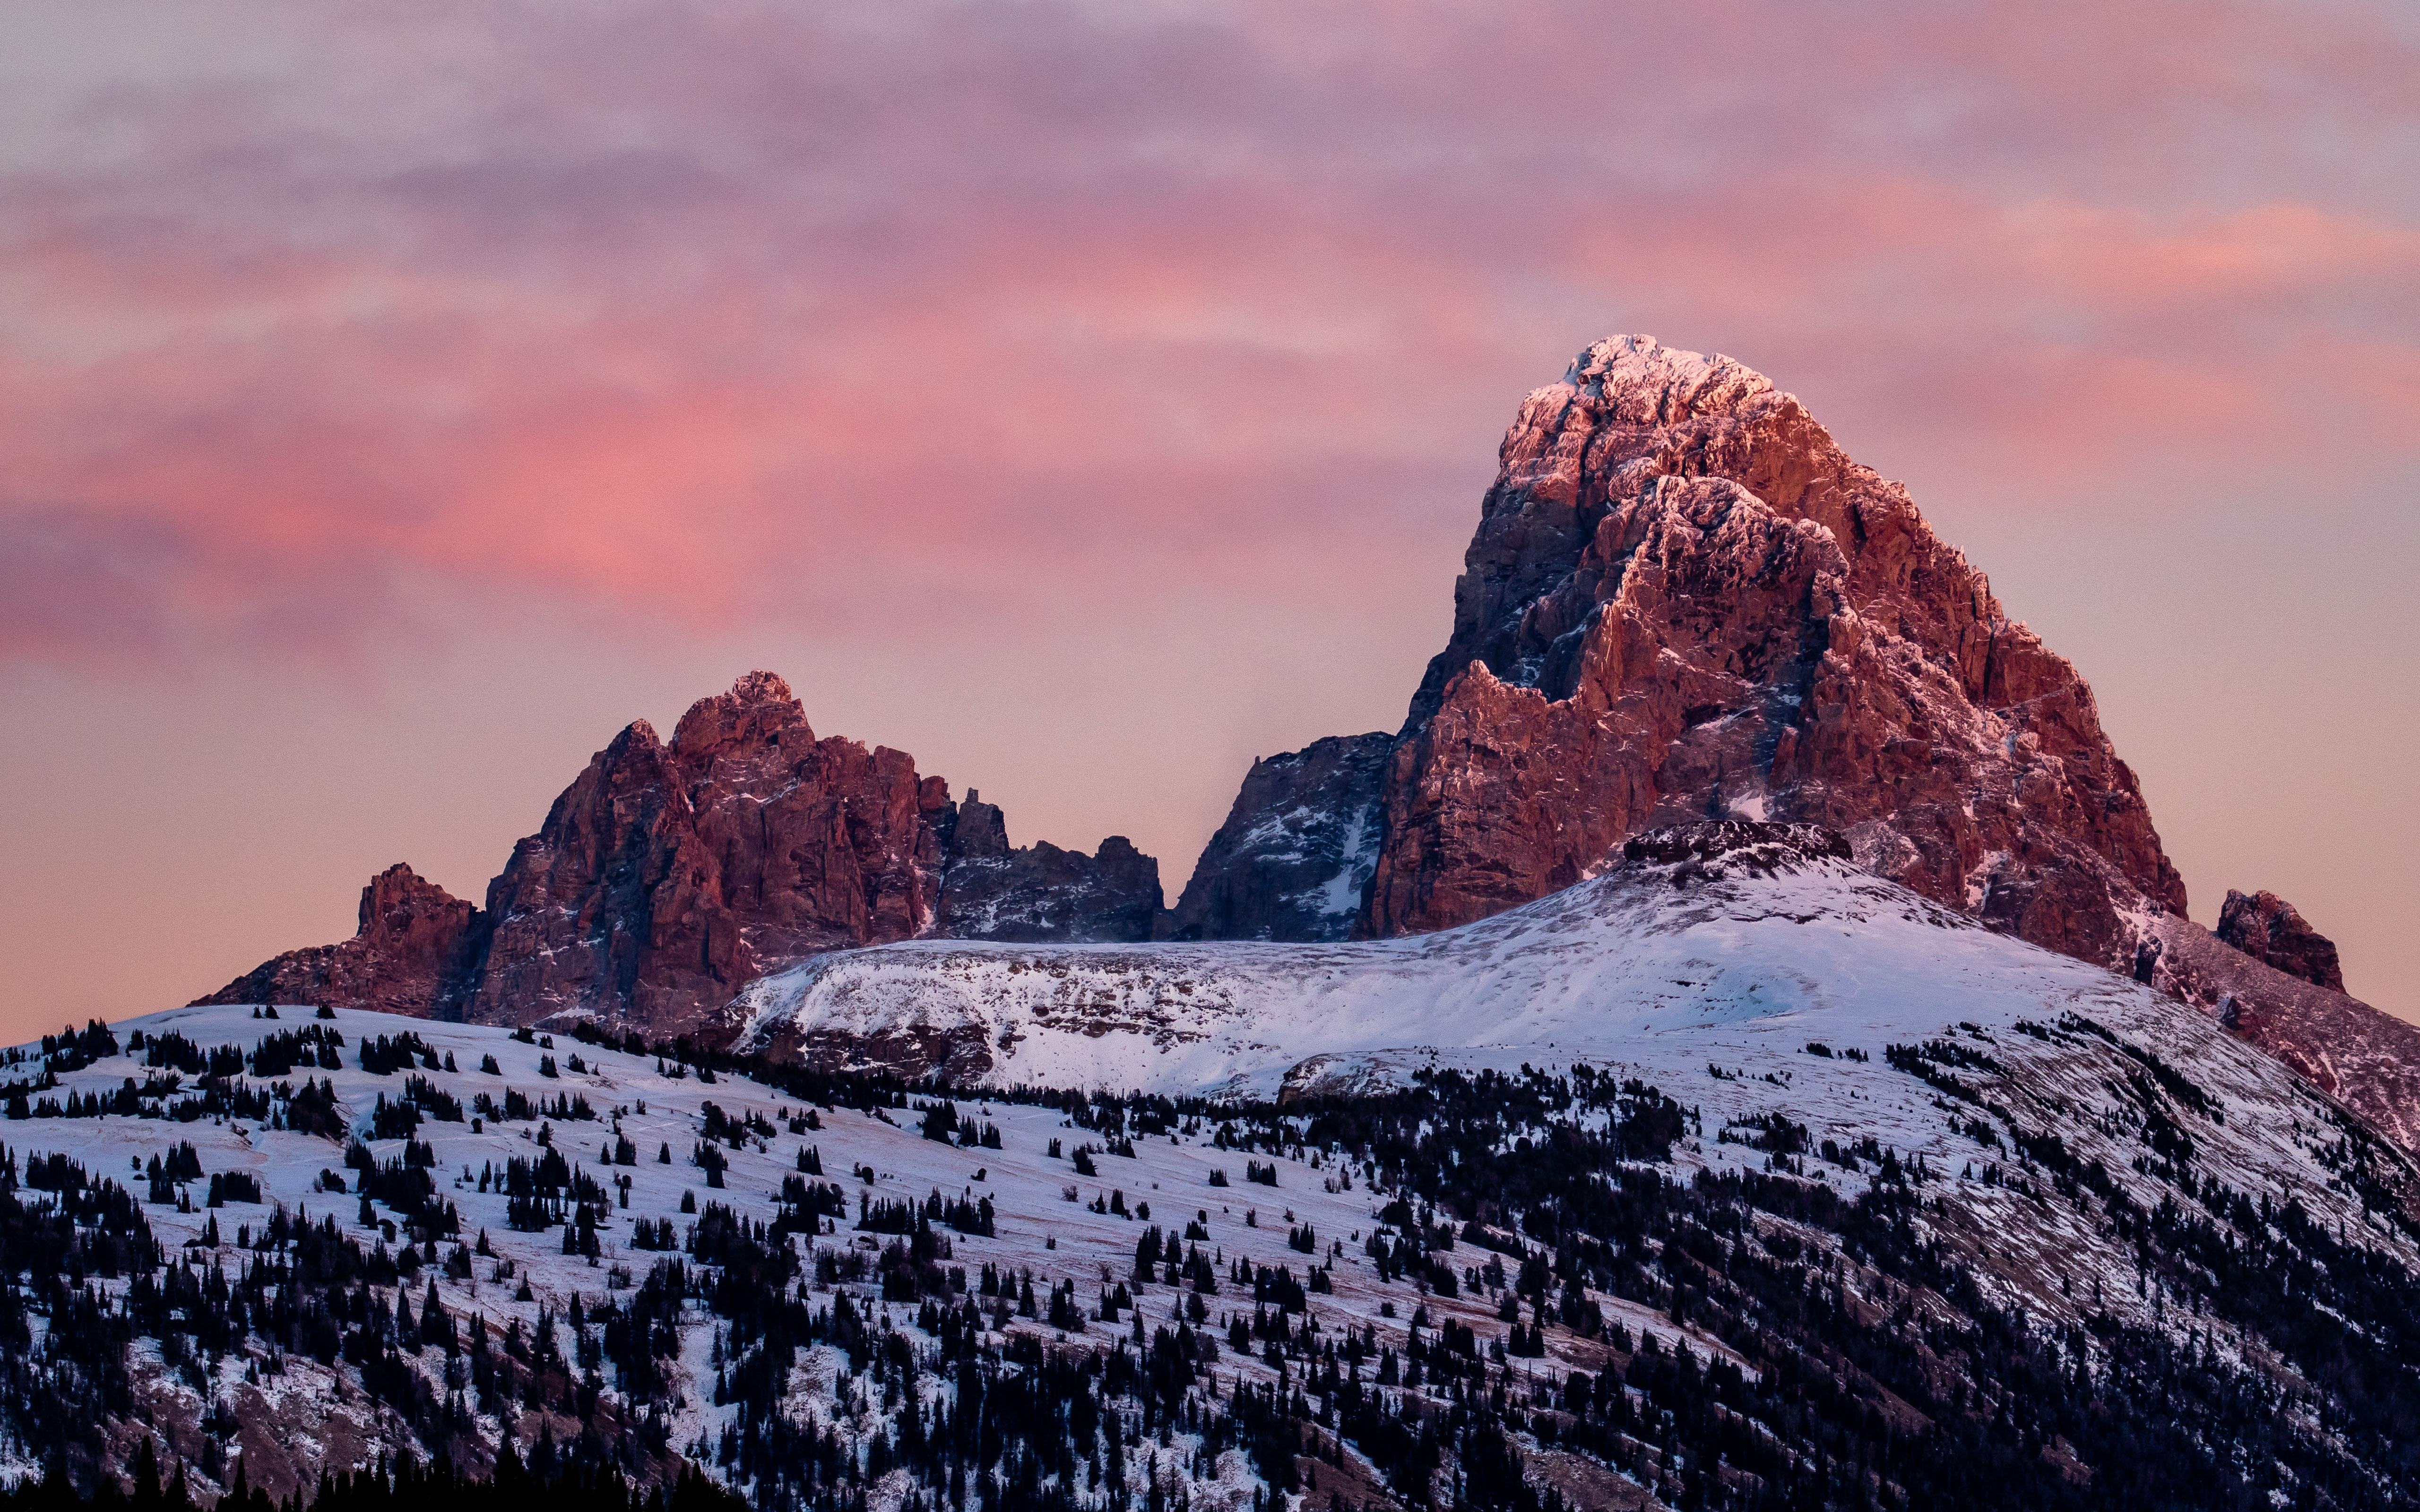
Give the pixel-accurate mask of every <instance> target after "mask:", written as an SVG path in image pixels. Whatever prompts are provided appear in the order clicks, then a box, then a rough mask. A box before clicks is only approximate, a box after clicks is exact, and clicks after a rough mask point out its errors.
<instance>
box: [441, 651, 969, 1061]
mask: <svg viewBox="0 0 2420 1512" xmlns="http://www.w3.org/2000/svg"><path fill="white" fill-rule="evenodd" d="M948 801H949V790H948V786H947V784H946V783H944V782H942V781H941V779H939V778H920V777H919V776H918V775H917V772H916V763H915V760H914V758H912V757H910V756H909V755H908V754H907V752H905V751H898V750H892V749H890V748H887V747H877V748H874V749H872V750H868V749H867V748H865V747H863V746H861V745H860V744H858V743H857V742H856V741H853V740H846V739H843V738H839V737H831V738H826V739H818V738H817V737H816V735H815V733H814V729H813V728H812V727H811V726H810V725H809V724H808V722H807V717H806V712H805V710H804V709H802V708H801V707H800V706H799V701H798V700H797V699H796V698H794V697H792V696H791V693H790V689H789V686H788V685H787V684H785V683H783V681H782V679H780V678H779V677H776V676H774V675H772V674H771V673H769V672H752V673H750V674H749V675H747V676H746V677H743V678H741V679H740V680H739V681H738V682H737V684H735V685H734V686H733V687H732V689H731V691H730V692H728V693H722V694H718V695H716V696H714V697H712V698H707V699H701V700H699V701H698V702H697V703H695V704H694V705H692V706H691V707H690V711H689V712H688V713H687V714H685V715H683V716H682V717H681V720H680V723H679V724H678V725H677V726H675V729H674V731H673V738H672V742H671V744H669V745H666V744H664V743H663V742H661V741H660V740H659V738H658V737H657V735H656V732H655V731H654V729H653V728H651V727H650V726H649V725H648V724H647V722H646V721H645V720H644V719H642V720H638V721H636V722H634V723H632V724H631V725H629V726H628V728H627V729H625V730H624V731H623V732H622V733H620V734H619V735H616V736H615V737H614V738H613V742H612V744H610V745H608V746H607V747H606V748H604V749H603V750H601V751H599V752H597V755H596V756H595V758H593V759H592V760H591V761H590V762H589V764H588V769H587V770H586V771H584V772H582V774H581V775H580V777H579V779H577V780H576V781H574V782H573V783H572V784H571V786H570V787H569V788H567V789H566V790H565V792H564V794H563V795H562V796H561V797H559V798H557V799H556V800H555V802H554V808H553V810H551V812H550V813H549V814H548V815H547V819H546V824H545V825H543V826H542V827H540V829H539V830H538V832H537V833H536V834H535V835H533V836H531V837H530V838H528V839H527V840H524V841H521V842H520V844H519V845H517V846H515V847H514V848H513V855H512V859H511V860H510V861H508V862H506V863H505V866H504V872H503V874H502V875H500V876H498V877H497V878H496V880H495V881H494V882H493V883H491V884H489V888H488V912H489V914H490V915H492V916H493V917H494V918H495V935H494V938H493V940H492V941H491V942H490V944H489V948H488V958H487V962H486V966H485V969H484V970H483V971H482V972H481V974H480V980H479V986H478V991H477V994H476V995H475V996H474V997H473V999H472V1001H471V1004H470V1016H471V1017H472V1018H473V1020H475V1021H477V1022H481V1023H500V1024H501V1023H514V1024H520V1023H532V1022H535V1021H536V1020H539V1019H543V1018H547V1017H550V1016H552V1015H554V1014H557V1013H564V1012H572V1011H578V1012H587V1013H594V1014H599V1015H602V1016H605V1017H608V1018H629V1019H633V1020H635V1021H637V1023H638V1024H639V1025H641V1026H644V1027H646V1028H647V1029H648V1030H650V1031H651V1032H655V1033H679V1032H684V1031H686V1030H688V1029H690V1028H692V1027H694V1026H696V1024H697V1023H698V1022H699V1021H700V1020H701V1019H702V1018H703V1017H704V1015H705V1014H706V1013H707V1012H709V1011H712V1010H713V1009H715V1008H718V1007H720V1006H721V1004H722V1003H723V1002H725V1001H727V1000H728V999H729V998H730V996H731V995H732V994H733V993H735V992H737V990H738V989H739V987H740V985H741V984H742V983H744V982H746V981H748V980H750V979H752V978H754V977H758V976H761V975H763V974H764V973H766V972H768V971H772V970H778V969H780V968H781V967H782V966H784V965H788V964H792V963H794V962H797V961H799V960H802V959H804V958H805V957H807V956H810V955H813V954H814V953H816V952H817V951H821V950H830V949H836V948H839V947H842V946H849V945H864V944H869V943H872V942H875V941H880V940H898V939H906V938H907V937H909V936H910V935H914V934H919V933H923V931H924V930H925V929H926V928H927V927H928V926H929V925H930V924H931V922H932V919H933V915H934V910H935V908H936V906H937V904H938V902H939V889H940V873H941V870H942V864H943V856H942V854H941V842H940V837H939V835H938V834H937V833H936V832H935V820H936V819H937V817H938V816H939V813H940V812H941V811H942V810H944V809H945V808H946V807H947V806H948Z"/></svg>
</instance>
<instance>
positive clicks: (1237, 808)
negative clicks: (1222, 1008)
mask: <svg viewBox="0 0 2420 1512" xmlns="http://www.w3.org/2000/svg"><path fill="white" fill-rule="evenodd" d="M1394 747H1395V742H1394V738H1393V737H1392V736H1390V735H1388V734H1387V733H1384V732H1383V731H1381V732H1373V733H1370V734H1366V735H1352V736H1330V737H1328V738H1327V739H1326V740H1321V741H1315V742H1313V743H1312V744H1311V746H1309V747H1307V748H1304V749H1302V750H1297V751H1289V752H1287V753H1285V754H1283V755H1280V756H1269V757H1264V758H1263V759H1261V760H1259V761H1256V762H1254V763H1253V764H1252V769H1251V770H1250V771H1249V772H1248V773H1246V774H1245V777H1244V786H1243V790H1242V791H1241V792H1239V793H1237V794H1236V795H1235V802H1234V805H1233V808H1231V809H1230V810H1228V812H1227V821H1226V823H1224V824H1222V825H1219V826H1218V833H1217V834H1215V835H1213V836H1211V837H1210V843H1209V844H1208V845H1206V846H1204V847H1203V848H1202V859H1201V860H1200V861H1199V862H1197V863H1196V864H1195V866H1194V868H1193V878H1192V880H1191V881H1189V882H1187V884H1186V885H1185V891H1184V892H1183V893H1182V894H1181V895H1180V896H1179V897H1178V898H1177V900H1176V906H1175V907H1174V908H1173V909H1171V910H1170V918H1169V921H1168V926H1167V928H1166V930H1165V931H1164V933H1165V934H1166V935H1167V937H1169V938H1172V939H1179V940H1204V939H1207V940H1334V939H1342V938H1343V937H1344V936H1345V934H1346V933H1349V932H1350V930H1351V928H1352V924H1353V919H1354V916H1356V915H1357V914H1358V913H1359V912H1360V911H1361V895H1362V892H1363V891H1364V890H1365V889H1366V888H1367V887H1369V885H1370V876H1371V872H1373V869H1374V868H1375V867H1376V864H1377V857H1378V836H1379V826H1380V824H1381V816H1380V813H1379V809H1378V800H1379V795H1380V793H1381V791H1382V789H1383V788H1384V785H1385V782H1386V777H1387V760H1388V756H1390V755H1391V754H1392V753H1393V751H1394Z"/></svg>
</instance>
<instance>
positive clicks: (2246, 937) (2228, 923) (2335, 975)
mask: <svg viewBox="0 0 2420 1512" xmlns="http://www.w3.org/2000/svg"><path fill="white" fill-rule="evenodd" d="M2218 937H2219V938H2220V939H2221V940H2223V941H2225V942H2226V944H2228V945H2231V946H2233V947H2235V948H2236V949H2239V950H2241V951H2242V952H2243V953H2244V954H2246V955H2248V956H2251V957H2252V958H2253V959H2254V960H2256V961H2259V962H2262V963H2263V964H2268V965H2271V966H2273V967H2275V968H2276V969H2277V970H2279V971H2282V972H2284V973H2285V974H2286V975H2287V976H2288V977H2294V978H2298V979H2300V980H2304V981H2307V982H2310V983H2312V984H2313V985H2314V986H2319V987H2326V988H2329V989H2331V990H2333V991H2335V992H2342V991H2344V968H2343V967H2342V966H2340V965H2338V964H2337V963H2336V946H2335V941H2334V940H2331V939H2329V938H2328V937H2327V936H2326V935H2324V934H2322V933H2319V931H2318V930H2315V929H2313V928H2311V925H2310V921H2309V920H2307V919H2305V918H2304V917H2303V916H2302V914H2301V913H2300V912H2298V911H2297V910H2296V909H2295V907H2294V905H2293V904H2292V903H2288V902H2287V901H2286V900H2285V899H2283V898H2280V897H2278V896H2277V895H2276V894H2275V893H2273V892H2256V893H2252V894H2250V895H2249V896H2247V895H2245V894H2243V893H2240V892H2235V891H2232V890H2230V891H2229V892H2228V893H2227V895H2226V903H2223V904H2221V905H2220V907H2219V910H2218Z"/></svg>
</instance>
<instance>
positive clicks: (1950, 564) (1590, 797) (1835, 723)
mask: <svg viewBox="0 0 2420 1512" xmlns="http://www.w3.org/2000/svg"><path fill="white" fill-rule="evenodd" d="M1501 463H1502V466H1501V471H1500V472H1499V474H1498V477H1497V482H1496V485H1495V486H1494V487H1493V488H1491V489H1490V490H1489V492H1488V495H1487V498H1486V501H1485V502H1484V504H1483V505H1482V507H1481V520H1480V526H1479V531H1478V533H1477V535H1476V536H1475V537H1474V539H1473V540H1472V543H1471V547H1470V550H1469V553H1468V557H1467V559H1466V560H1467V567H1466V571H1465V573H1464V575H1463V577H1462V579H1461V580H1460V582H1459V583H1457V584H1456V587H1455V595H1454V625H1453V632H1452V637H1451V639H1450V641H1449V642H1448V644H1447V647H1446V649H1445V651H1444V652H1442V653H1441V654H1439V656H1437V657H1436V658H1435V660H1434V661H1433V662H1432V663H1431V664H1430V667H1429V671H1428V674H1427V676H1426V678H1425V679H1424V680H1423V682H1422V683H1421V686H1420V688H1419V692H1418V694H1417V695H1416V696H1415V698H1414V700H1413V704H1412V711H1411V718H1410V721H1409V722H1408V724H1407V725H1406V728H1405V731H1404V738H1403V740H1402V742H1401V743H1400V744H1399V746H1398V748H1397V749H1396V751H1395V753H1394V757H1393V764H1392V766H1391V768H1390V770H1389V771H1388V779H1387V785H1386V798H1385V808H1384V814H1385V831H1386V833H1385V842H1384V845H1383V847H1382V849H1381V851H1380V855H1379V857H1378V864H1377V868H1376V872H1375V876H1374V877H1373V882H1372V886H1371V889H1370V897H1369V902H1368V907H1367V910H1366V913H1365V914H1364V927H1365V928H1366V929H1367V930H1368V931H1369V932H1370V933H1373V934H1394V933H1411V932H1418V931H1423V930H1431V929H1437V928H1443V927H1447V926H1450V925H1452V924H1457V923H1461V922H1464V921H1466V920H1467V919H1472V918H1481V917H1484V916H1485V915H1488V914H1491V913H1494V912H1497V910H1499V909H1502V908H1506V907H1510V906H1512V905H1513V904H1515V903H1522V902H1526V901H1528V899H1531V898H1535V897H1538V896H1540V895H1542V894H1544V893H1545V892H1549V891H1552V890H1554V889H1556V888H1558V887H1567V886H1569V885H1570V884H1572V883H1573V882H1575V881H1577V880H1578V879H1580V878H1581V877H1584V876H1588V875H1591V874H1593V873H1594V872H1596V871H1598V870H1599V869H1601V868H1602V867H1603V866H1604V865H1605V864H1606V859H1607V857H1608V856H1611V855H1612V854H1613V853H1614V852H1615V851H1616V850H1617V848H1618V847H1619V846H1620V845H1621V842H1622V841H1624V840H1625V839H1627V838H1628V837H1629V836H1631V835H1634V834H1637V833H1639V832H1641V831H1642V830H1645V829H1648V828H1651V827H1654V826H1656V825H1664V824H1669V823H1678V822H1683V821H1687V820H1691V819H1703V818H1722V817H1726V816H1739V817H1745V818H1771V819H1776V820H1791V821H1801V822H1807V823H1814V824H1821V825H1825V826H1827V827H1830V828H1833V829H1837V830H1839V831H1840V832H1842V833H1844V834H1846V835H1847V836H1848V837H1849V839H1850V841H1851V843H1852V844H1853V845H1854V847H1855V849H1856V853H1857V856H1858V859H1859V860H1860V861H1862V862H1864V863H1865V864H1866V865H1868V866H1869V867H1870V868H1871V869H1872V870H1874V871H1875V872H1879V873H1880V874H1882V875H1884V876H1887V877H1890V878H1892V879H1893V880H1895V881H1899V882H1902V883H1904V884H1906V885H1907V886H1908V887H1912V888H1914V889H1915V890H1916V891H1917V892H1920V893H1922V894H1923V895H1925V896H1926V897H1928V898H1931V899H1933V900H1935V901H1936V902H1939V903H1947V904H1949V905H1951V906H1954V907H1958V908H1960V909H1962V910H1964V911H1966V912H1969V913H1974V914H1978V915H1980V916H1981V917H1982V918H1984V919H1986V920H1987V921H1989V922H1991V923H1993V925H1995V926H1996V927H1999V928H2001V929H2003V930H2005V931H2007V932H2008V933H2013V934H2016V935H2019V936H2021V937H2023V938H2024V939H2027V940H2031V941H2033V942H2034V943H2036V944H2040V945H2046V946H2049V947H2051V948H2052V949H2057V950H2061V951H2064V952H2066V953H2067V954H2070V955H2075V956H2080V957H2083V958H2084V959H2086V960H2090V961H2097V962H2101V963H2102V964H2112V965H2123V964H2131V962H2132V958H2133V950H2134V948H2135V944H2136V940H2137V937H2138V935H2139V934H2140V929H2139V927H2138V926H2137V925H2136V924H2134V923H2133V922H2132V920H2133V918H2136V917H2138V916H2141V915H2144V914H2146V913H2156V912H2159V911H2163V910H2179V911H2180V910H2181V909H2182V908H2183V906H2184V901H2185V898H2184V887H2183V885H2182V883H2181V882H2180V880H2179V879H2178V876H2177V873H2176V870H2175V868H2174V867H2172V866H2170V865H2169V863H2168V859H2167V857H2166V856H2165V855H2164V853H2163V852H2162V850H2161V848H2160V841H2159V836H2158V834H2157V833H2156V832H2155V831H2154V830H2153V828H2152V826H2151V820H2150V814H2149V810H2147V809H2146V808H2145V807H2144V804H2143V799H2142V795H2141V792H2140V790H2139V788H2138V787H2137V786H2136V783H2135V780H2134V775H2133V772H2132V771H2130V770H2129V769H2128V768H2127V766H2126V764H2124V763H2123V762H2121V761H2120V760H2118V755H2117V752H2116V751H2115V750H2114V749H2112V748H2111V746H2110V743H2109V740H2108V738H2107V736H2105V735H2104V734H2103V733H2102V730H2101V723H2100V718H2099V714H2098V711H2097V709H2096V708H2095V706H2094V703H2093V699H2092V692H2091V689H2090V688H2089V687H2086V684H2085V682H2084V680H2083V678H2082V677H2081V676H2080V675H2078V673H2077V672H2076V671H2075V669H2074V668H2073V667H2071V666H2070V665H2069V664H2068V663H2067V662H2066V661H2064V660H2062V659H2061V658H2060V657H2059V656H2056V655H2055V653H2053V652H2052V651H2051V650H2050V649H2049V648H2048V647H2046V646H2044V645H2043V644H2042V643H2041V642H2040V640H2038V639H2037V638H2036V637H2035V636H2034V635H2033V633H2032V632H2031V631H2030V630H2028V629H2026V628H2025V627H2024V625H2020V624H2017V623H2015V622H2014V621H2011V620H2010V619H2009V617H2008V616H2007V615H2006V614H2005V613H2004V612H2003V611H2002V610H2001V608H2000V606H1999V603H1998V602H1997V600H1995V599H1994V598H1993V596H1992V593H1991V589H1990V586H1989V584H1988V583H1987V582H1986V581H1985V580H1984V579H1983V576H1982V574H1980V573H1979V572H1977V571H1976V570H1975V569H1974V568H1973V567H1972V566H1970V565H1969V564H1968V563H1967V562H1966V560H1965V558H1964V557H1962V556H1961V555H1960V554H1959V552H1958V551H1957V550H1956V549H1955V548H1952V547H1951V546H1949V545H1948V544H1947V542H1945V541H1943V540H1942V539H1941V538H1940V537H1939V536H1937V535H1935V534H1934V533H1933V532H1932V530H1931V527H1930V526H1929V525H1927V524H1926V523H1925V520H1924V518H1923V517H1922V516H1921V515H1920V514H1918V513H1917V511H1916V505H1915V504H1914V503H1913V502H1912V501H1910V500H1909V499H1908V497H1907V494H1906V492H1905V490H1904V489H1902V488H1900V486H1899V485H1897V484H1894V483H1891V482H1889V481H1888V480H1886V479H1885V478H1883V477H1881V476H1880V475H1878V474H1877V473H1875V472H1874V471H1872V470H1871V469H1869V468H1865V467H1861V466H1859V465H1858V464H1857V463H1855V462H1854V461H1853V460H1851V459H1850V458H1849V456H1848V455H1846V454H1844V453H1843V452H1842V451H1841V450H1840V449H1839V447H1838V445H1836V444H1835V443H1834V442H1833V440H1832V438H1831V437H1830V435H1829V434H1827V433H1826V432H1825V431H1824V430H1823V427H1822V426H1821V425H1819V424H1816V423H1815V421H1814V419H1813V418H1812V417H1811V416H1809V415H1808V414H1807V411H1806V409H1804V408H1803V407H1802V406H1801V405H1800V404H1799V402H1798V401H1797V400H1796V399H1795V398H1792V396H1791V395H1789V394H1786V393H1780V392H1778V391H1777V390H1776V389H1775V388H1774V386H1773V385H1772V383H1771V382H1769V381H1768V380H1766V379H1765V378H1763V377H1762V376H1761V375H1759V374H1757V373H1754V372H1751V371H1749V370H1748V369H1747V368H1745V367H1743V366H1741V365H1740V364H1739V363H1734V362H1732V361H1730V359H1728V358H1722V357H1711V358H1710V357H1703V356H1699V355H1698V354H1697V353H1694V352H1680V351H1673V350H1670V349H1668V348H1666V347H1660V346H1658V345H1656V344H1655V343H1654V342H1653V341H1652V339H1650V338H1646V337H1621V338H1617V339H1615V340H1611V341H1606V342H1601V343H1599V344H1598V345H1596V346H1594V347H1590V348H1589V350H1587V351H1586V352H1584V353H1582V354H1581V355H1580V357H1579V358H1578V359H1577V360H1576V361H1575V363H1573V364H1572V368H1571V371H1570V372H1569V373H1567V374H1566V375H1565V377H1564V380H1563V381H1562V382H1560V383H1559V384H1556V385H1554V386H1552V387H1550V388H1545V389H1541V390H1539V391H1538V392H1536V393H1532V394H1530V395H1529V397H1528V400H1527V401H1525V402H1524V403H1523V405H1522V407H1521V412H1520V415H1519V417H1518V418H1517V419H1516V420H1515V421H1514V422H1513V424H1512V430H1511V431H1510V432H1509V433H1507V435H1506V437H1505V440H1504V446H1503V450H1502V456H1501Z"/></svg>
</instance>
